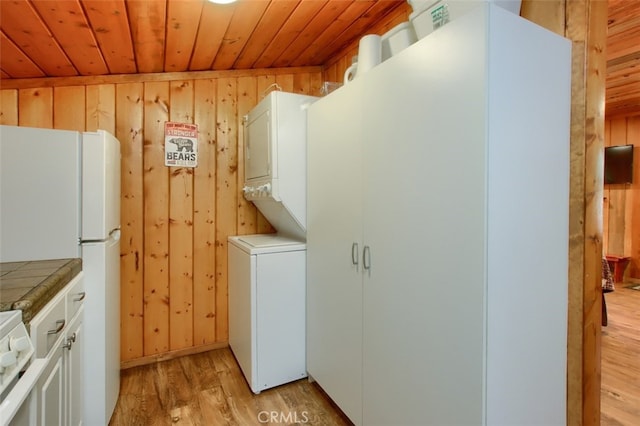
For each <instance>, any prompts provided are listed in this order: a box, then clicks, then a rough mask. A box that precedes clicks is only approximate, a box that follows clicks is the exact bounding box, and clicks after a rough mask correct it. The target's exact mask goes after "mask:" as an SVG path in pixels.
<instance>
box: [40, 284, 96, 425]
mask: <svg viewBox="0 0 640 426" xmlns="http://www.w3.org/2000/svg"><path fill="white" fill-rule="evenodd" d="M83 299H84V288H83V274H82V272H81V273H80V274H78V275H76V276H75V277H74V278H73V279H72V280H71V282H70V283H69V284H67V286H66V287H65V288H64V289H63V290H62V291H60V292H59V293H58V294H57V295H56V296H55V297H54V298H53V299H52V300H51V301H50V302H49V303H48V304H47V305H46V306H45V307H44V308H43V309H42V310H40V312H38V314H37V315H36V316H35V317H34V318H33V319H32V320H31V322H30V333H31V339H32V341H33V344H34V350H35V356H36V358H45V359H46V360H47V367H46V368H45V371H44V373H43V375H42V377H41V378H40V380H39V381H38V385H37V387H36V390H35V403H34V405H33V407H35V411H36V412H35V413H34V418H35V419H36V423H35V424H37V425H41V426H50V425H74V426H75V425H81V424H82V366H83V363H84V350H83V345H82V344H81V339H82V332H83V328H82V327H83V317H84V309H83V307H82V300H83Z"/></svg>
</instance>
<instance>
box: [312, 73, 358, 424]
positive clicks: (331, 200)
mask: <svg viewBox="0 0 640 426" xmlns="http://www.w3.org/2000/svg"><path fill="white" fill-rule="evenodd" d="M350 84H353V88H352V89H353V90H351V91H349V92H340V91H338V92H334V93H333V94H332V98H331V99H329V98H325V99H320V100H318V101H316V102H315V103H314V104H313V105H312V108H313V117H314V118H315V119H314V121H313V122H311V121H309V123H308V126H309V133H308V134H309V145H308V150H309V151H308V155H309V157H308V158H309V161H308V177H309V180H308V191H309V193H310V194H313V197H308V210H307V211H308V215H307V225H308V230H307V241H308V242H312V244H310V245H308V248H307V250H308V251H307V256H308V257H307V268H308V274H307V301H308V302H307V370H308V371H309V374H310V375H311V376H312V377H313V378H314V379H315V380H317V381H318V382H319V383H321V385H322V386H323V388H324V389H325V390H326V391H327V392H329V394H330V395H331V397H332V398H333V399H334V400H335V401H336V402H338V404H339V405H340V407H341V408H342V410H343V411H344V412H345V413H346V414H347V415H348V416H349V417H350V418H351V419H352V420H353V421H355V422H357V423H359V422H360V419H361V416H362V367H361V359H362V250H363V244H362V182H361V176H362V157H361V147H362V144H363V143H364V142H363V141H362V134H361V133H360V126H361V122H362V121H361V117H362V110H361V108H360V106H361V105H360V102H361V98H360V95H363V94H364V92H363V90H364V86H362V85H359V84H358V82H357V81H354V82H353V83H350Z"/></svg>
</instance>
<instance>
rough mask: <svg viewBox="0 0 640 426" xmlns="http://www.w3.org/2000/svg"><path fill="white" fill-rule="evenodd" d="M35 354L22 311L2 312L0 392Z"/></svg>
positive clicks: (0, 321) (0, 322) (0, 325)
mask: <svg viewBox="0 0 640 426" xmlns="http://www.w3.org/2000/svg"><path fill="white" fill-rule="evenodd" d="M32 355H33V345H32V344H31V339H29V335H28V334H27V329H26V328H25V326H24V324H23V323H22V311H6V312H0V393H2V391H4V390H5V389H6V388H7V387H8V386H9V384H10V383H11V382H12V381H13V379H14V378H16V377H17V376H18V374H19V373H20V371H21V370H22V369H23V368H24V366H25V365H26V364H27V362H29V360H30V359H31V356H32Z"/></svg>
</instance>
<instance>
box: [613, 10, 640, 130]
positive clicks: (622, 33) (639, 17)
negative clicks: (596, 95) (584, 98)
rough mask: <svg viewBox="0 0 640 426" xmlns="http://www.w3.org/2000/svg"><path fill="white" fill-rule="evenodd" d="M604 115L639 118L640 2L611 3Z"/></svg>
mask: <svg viewBox="0 0 640 426" xmlns="http://www.w3.org/2000/svg"><path fill="white" fill-rule="evenodd" d="M605 111H606V115H607V117H612V116H622V115H639V114H640V0H609V25H608V33H607V91H606V109H605Z"/></svg>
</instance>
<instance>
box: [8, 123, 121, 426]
mask: <svg viewBox="0 0 640 426" xmlns="http://www.w3.org/2000/svg"><path fill="white" fill-rule="evenodd" d="M76 257H81V258H82V269H83V272H84V275H85V292H86V298H85V301H84V306H85V309H84V312H85V313H84V324H85V330H86V331H85V338H84V342H85V348H84V349H85V352H84V353H85V362H84V367H83V368H84V383H83V397H84V415H83V417H84V419H83V420H84V422H83V423H84V424H87V425H94V424H95V425H97V424H108V423H109V419H110V418H111V414H112V413H113V409H114V407H115V404H116V401H117V399H118V393H119V390H120V308H119V306H120V142H119V141H118V140H117V139H116V138H115V137H114V136H113V135H111V134H110V133H108V132H106V131H103V130H98V131H97V132H76V131H67V130H50V129H39V128H29V127H16V126H0V262H12V261H26V260H44V259H62V258H76Z"/></svg>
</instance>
